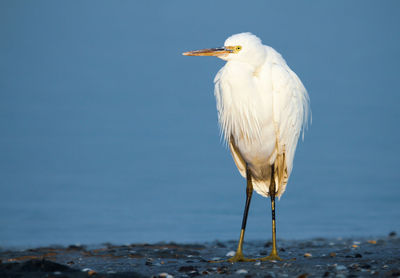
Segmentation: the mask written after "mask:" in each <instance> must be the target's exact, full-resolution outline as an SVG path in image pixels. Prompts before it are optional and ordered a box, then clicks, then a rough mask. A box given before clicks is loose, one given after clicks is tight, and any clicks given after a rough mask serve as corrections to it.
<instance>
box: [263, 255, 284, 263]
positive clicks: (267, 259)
mask: <svg viewBox="0 0 400 278" xmlns="http://www.w3.org/2000/svg"><path fill="white" fill-rule="evenodd" d="M258 260H259V261H263V262H265V261H283V259H281V258H280V257H279V256H278V254H273V253H271V254H269V255H268V256H266V257H264V258H260V259H258Z"/></svg>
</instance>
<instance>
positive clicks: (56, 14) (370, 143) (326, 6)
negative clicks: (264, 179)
mask: <svg viewBox="0 0 400 278" xmlns="http://www.w3.org/2000/svg"><path fill="white" fill-rule="evenodd" d="M399 8H400V2H398V1H344V0H343V1H330V2H328V1H317V0H315V1H280V2H279V3H278V2H276V1H252V2H246V1H234V0H230V1H211V0H202V1H142V2H139V1H11V0H10V1H7V0H5V1H1V2H0V38H1V43H0V245H1V246H36V245H45V244H72V243H84V244H91V243H103V242H107V241H108V242H112V243H132V242H157V241H171V240H173V241H178V242H200V241H212V240H215V239H219V240H228V239H234V240H236V239H237V238H238V236H239V229H240V225H241V218H242V212H243V207H244V198H245V180H244V179H243V178H242V177H241V176H240V175H239V173H238V171H237V170H236V167H235V165H234V163H233V161H232V159H231V157H230V153H229V151H228V149H227V148H225V147H224V145H223V143H222V142H221V140H220V136H219V130H218V124H217V112H216V108H215V100H214V96H213V88H214V85H213V78H214V76H215V74H216V73H217V71H218V70H219V68H221V67H222V66H223V65H224V62H223V61H222V60H218V59H216V58H213V57H206V58H197V57H184V56H182V55H181V53H182V52H184V51H188V50H195V49H200V48H208V47H218V46H222V45H223V43H224V41H225V39H226V38H227V37H228V36H230V35H232V34H235V33H239V32H245V31H250V32H253V33H254V34H256V35H257V36H259V37H260V38H261V39H262V40H263V42H264V44H268V45H270V46H272V47H274V48H275V49H277V50H278V51H279V52H280V53H281V54H282V55H283V57H284V58H285V59H286V60H287V62H288V64H289V66H290V67H291V68H292V69H293V70H294V71H295V72H296V73H297V74H298V75H299V76H300V78H301V79H302V81H303V83H304V84H305V86H306V88H307V89H308V91H309V95H310V98H311V107H312V111H313V121H312V125H311V127H310V128H309V130H308V132H306V135H305V140H304V142H300V143H299V146H298V149H297V154H296V157H295V163H294V165H295V166H294V171H293V173H292V176H291V179H290V181H289V184H288V188H287V191H286V193H285V194H284V196H283V197H282V199H281V200H280V201H279V202H278V204H277V217H278V223H277V225H278V226H277V229H278V237H279V238H285V239H301V238H311V237H346V236H359V237H362V236H365V237H368V236H381V235H386V234H387V233H389V232H391V231H396V230H397V231H398V230H399V228H400V221H399V219H400V202H399V201H398V200H399V197H400V184H399V182H400V171H399V169H398V165H399V163H398V155H399V151H400V147H399V142H400V133H399V128H398V127H399V123H398V121H399V119H400V112H399V101H400V96H399V95H400V92H399V86H398V84H399V82H398V81H399V65H398V63H399V61H400V54H399V52H400V33H399V27H400V17H399V16H398V15H399ZM270 215H271V212H270V203H269V200H268V199H265V198H262V197H260V196H258V195H256V196H255V197H254V200H253V202H252V207H251V211H250V215H249V220H248V228H247V232H246V238H247V239H265V240H269V239H270V236H271V235H270V234H271V232H270V217H271V216H270Z"/></svg>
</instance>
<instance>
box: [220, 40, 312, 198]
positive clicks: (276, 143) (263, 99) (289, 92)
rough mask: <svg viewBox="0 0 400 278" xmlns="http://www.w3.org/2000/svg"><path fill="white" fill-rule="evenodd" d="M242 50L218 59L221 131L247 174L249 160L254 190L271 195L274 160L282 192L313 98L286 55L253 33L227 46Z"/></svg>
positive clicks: (276, 178) (237, 164)
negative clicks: (270, 187) (292, 68)
mask: <svg viewBox="0 0 400 278" xmlns="http://www.w3.org/2000/svg"><path fill="white" fill-rule="evenodd" d="M232 45H240V46H242V50H241V51H239V52H238V53H237V54H229V55H226V56H222V57H220V58H222V59H224V60H226V61H227V63H226V65H225V66H224V67H223V68H222V69H221V70H220V71H219V72H218V74H217V75H216V77H215V80H214V82H215V97H216V101H217V109H218V118H219V123H220V127H221V131H222V133H223V135H224V138H225V140H226V142H228V144H229V145H230V148H231V152H232V156H233V158H234V160H235V163H236V166H237V167H238V169H239V171H240V173H241V174H242V176H243V177H246V163H247V164H248V166H249V168H250V170H251V174H252V179H253V185H254V189H255V190H256V191H257V193H259V194H261V195H263V196H265V197H267V196H268V195H269V193H268V190H269V184H270V177H271V165H273V164H274V163H275V174H276V175H275V181H276V193H277V196H278V197H280V196H281V195H282V194H283V192H284V191H285V188H286V184H287V181H288V178H289V176H290V173H291V171H292V168H293V159H294V154H295V151H296V146H297V141H298V138H299V135H300V132H301V129H302V128H304V127H305V126H306V125H307V120H308V118H309V117H308V115H309V97H308V94H307V91H306V89H305V88H304V86H303V84H302V83H301V81H300V79H299V78H298V77H297V75H296V74H295V73H294V72H293V71H292V70H291V69H290V68H289V66H288V65H287V64H286V62H285V60H284V59H283V58H282V56H281V55H280V54H279V53H278V52H277V51H275V50H274V49H273V48H271V47H269V46H265V45H262V43H261V40H260V39H259V38H257V37H256V36H254V35H252V34H251V33H241V34H236V35H233V36H231V37H229V38H228V39H227V40H226V41H225V46H232Z"/></svg>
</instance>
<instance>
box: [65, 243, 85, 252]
mask: <svg viewBox="0 0 400 278" xmlns="http://www.w3.org/2000/svg"><path fill="white" fill-rule="evenodd" d="M67 249H68V250H71V251H72V250H76V251H82V250H85V247H84V246H83V245H74V244H72V245H69V246H68V247H67Z"/></svg>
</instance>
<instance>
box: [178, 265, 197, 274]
mask: <svg viewBox="0 0 400 278" xmlns="http://www.w3.org/2000/svg"><path fill="white" fill-rule="evenodd" d="M178 271H179V272H191V271H197V268H196V267H194V266H192V265H185V266H181V267H180V268H179V269H178Z"/></svg>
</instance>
